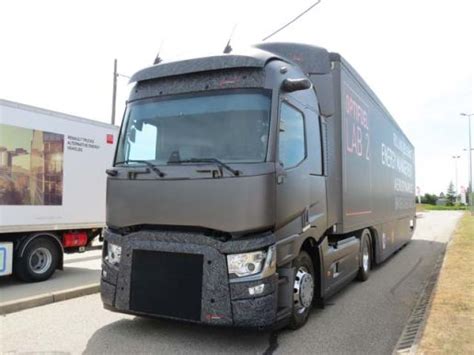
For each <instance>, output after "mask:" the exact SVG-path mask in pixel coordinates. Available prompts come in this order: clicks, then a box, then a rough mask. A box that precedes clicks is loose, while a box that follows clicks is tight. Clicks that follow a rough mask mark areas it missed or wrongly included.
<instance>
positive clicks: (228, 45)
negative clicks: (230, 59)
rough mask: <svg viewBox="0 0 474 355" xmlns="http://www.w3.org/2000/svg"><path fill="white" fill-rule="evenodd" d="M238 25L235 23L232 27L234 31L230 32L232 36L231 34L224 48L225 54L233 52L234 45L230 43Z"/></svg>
mask: <svg viewBox="0 0 474 355" xmlns="http://www.w3.org/2000/svg"><path fill="white" fill-rule="evenodd" d="M236 27H237V24H235V25H234V27H233V28H232V32H231V33H230V36H229V40H228V41H227V44H226V46H225V48H224V51H223V53H225V54H229V53H230V52H232V47H231V45H230V41H231V40H232V36H234V32H235V28H236Z"/></svg>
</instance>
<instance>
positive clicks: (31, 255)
mask: <svg viewBox="0 0 474 355" xmlns="http://www.w3.org/2000/svg"><path fill="white" fill-rule="evenodd" d="M58 261H59V251H58V248H57V247H56V245H55V244H54V242H53V241H51V240H49V239H47V238H36V239H34V240H32V241H31V242H30V243H29V244H28V245H27V246H26V249H25V251H24V253H23V256H22V257H21V258H20V257H19V258H18V259H17V260H16V262H15V267H14V271H15V274H16V276H17V277H18V278H19V279H21V280H22V281H26V282H39V281H44V280H47V279H49V278H50V277H51V275H52V274H53V273H54V271H55V270H56V267H57V265H58Z"/></svg>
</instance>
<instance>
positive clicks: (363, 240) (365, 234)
mask: <svg viewBox="0 0 474 355" xmlns="http://www.w3.org/2000/svg"><path fill="white" fill-rule="evenodd" d="M360 245H361V247H360V266H359V274H358V275H357V279H358V280H359V281H365V280H367V279H368V278H369V273H370V266H371V264H372V253H371V250H372V248H371V244H370V232H369V230H368V229H364V230H363V231H362V235H361V237H360Z"/></svg>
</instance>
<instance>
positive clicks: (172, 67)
mask: <svg viewBox="0 0 474 355" xmlns="http://www.w3.org/2000/svg"><path fill="white" fill-rule="evenodd" d="M272 57H274V55H273V54H270V53H267V52H264V51H257V50H254V51H253V53H249V54H245V55H230V54H225V55H217V56H211V57H204V58H195V59H187V60H181V61H176V62H169V63H161V64H158V65H154V66H151V67H148V68H145V69H142V70H140V71H138V72H137V73H135V74H134V75H133V76H132V78H131V79H130V83H133V82H139V81H145V80H152V79H158V78H165V77H171V76H176V75H184V74H190V73H199V72H209V71H214V70H222V69H231V68H263V67H264V66H265V64H266V63H267V61H268V60H270V59H271V58H272Z"/></svg>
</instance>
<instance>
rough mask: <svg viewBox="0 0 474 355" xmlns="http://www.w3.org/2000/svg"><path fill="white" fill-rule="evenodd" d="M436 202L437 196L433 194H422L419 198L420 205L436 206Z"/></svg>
mask: <svg viewBox="0 0 474 355" xmlns="http://www.w3.org/2000/svg"><path fill="white" fill-rule="evenodd" d="M437 200H438V196H436V195H435V194H433V195H431V194H424V195H423V196H421V203H427V204H429V205H436V201H437Z"/></svg>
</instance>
